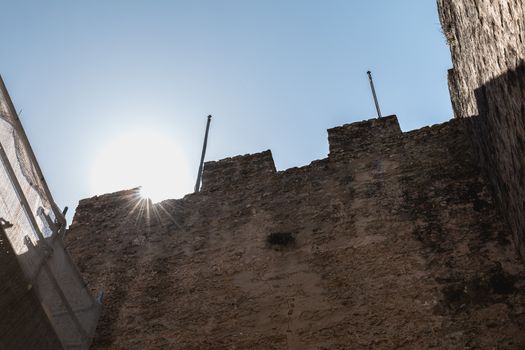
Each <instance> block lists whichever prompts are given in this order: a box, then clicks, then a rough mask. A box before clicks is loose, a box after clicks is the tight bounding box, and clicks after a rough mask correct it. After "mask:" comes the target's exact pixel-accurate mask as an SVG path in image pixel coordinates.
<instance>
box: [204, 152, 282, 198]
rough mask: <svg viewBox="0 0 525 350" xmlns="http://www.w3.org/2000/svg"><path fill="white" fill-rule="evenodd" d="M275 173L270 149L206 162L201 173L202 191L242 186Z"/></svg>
mask: <svg viewBox="0 0 525 350" xmlns="http://www.w3.org/2000/svg"><path fill="white" fill-rule="evenodd" d="M275 173H276V169H275V163H274V161H273V157H272V152H271V151H270V150H267V151H264V152H260V153H255V154H245V155H242V156H237V157H232V158H226V159H221V160H219V161H212V162H206V163H204V170H203V174H202V191H216V190H219V189H221V188H228V187H239V186H240V187H242V186H245V185H247V184H250V182H252V181H251V180H252V179H257V178H258V177H260V176H267V177H272V176H273V175H275ZM252 184H253V183H252Z"/></svg>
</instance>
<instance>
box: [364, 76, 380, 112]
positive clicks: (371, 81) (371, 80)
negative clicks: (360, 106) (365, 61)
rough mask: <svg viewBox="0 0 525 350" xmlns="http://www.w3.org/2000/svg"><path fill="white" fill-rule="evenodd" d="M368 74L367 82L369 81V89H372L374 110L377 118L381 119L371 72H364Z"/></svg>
mask: <svg viewBox="0 0 525 350" xmlns="http://www.w3.org/2000/svg"><path fill="white" fill-rule="evenodd" d="M366 74H368V80H369V81H370V88H371V89H372V95H373V96H374V102H375V104H376V110H377V117H378V118H381V117H382V115H381V109H379V102H378V101H377V95H376V89H375V87H374V80H373V79H372V72H371V71H368V72H366Z"/></svg>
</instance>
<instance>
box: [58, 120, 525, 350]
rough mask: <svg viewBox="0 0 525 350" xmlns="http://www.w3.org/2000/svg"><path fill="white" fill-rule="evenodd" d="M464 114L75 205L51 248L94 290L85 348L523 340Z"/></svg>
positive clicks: (224, 165)
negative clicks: (147, 196) (96, 296)
mask: <svg viewBox="0 0 525 350" xmlns="http://www.w3.org/2000/svg"><path fill="white" fill-rule="evenodd" d="M465 124H466V122H465V121H464V120H461V119H457V120H453V121H451V122H448V123H445V124H441V125H436V126H433V127H427V128H423V129H420V130H416V131H412V132H409V133H401V132H400V130H399V125H398V124H397V119H396V118H395V117H388V118H384V119H381V120H377V119H374V120H370V121H365V122H360V123H354V124H350V125H345V126H343V127H339V128H334V129H331V130H330V131H329V140H330V155H329V156H328V157H327V158H325V159H321V160H317V161H314V162H312V163H311V164H310V165H308V166H305V167H301V168H293V169H288V170H285V171H279V172H276V171H275V167H274V165H273V162H272V161H271V154H270V153H269V152H263V153H260V154H255V155H250V156H242V157H235V158H229V159H226V160H222V161H218V162H212V163H206V165H205V170H204V174H205V176H204V186H203V191H202V192H200V193H196V194H191V195H188V196H186V197H184V198H183V199H180V200H168V201H164V202H162V203H159V204H156V205H152V204H151V202H149V201H147V200H143V199H141V198H140V197H139V192H138V191H137V190H130V191H123V192H117V193H114V194H108V195H104V196H99V197H94V198H90V199H85V200H82V201H81V202H80V204H79V206H78V208H77V211H76V214H75V218H74V222H73V224H72V226H71V228H70V230H69V232H68V234H67V236H66V243H67V245H68V249H69V250H70V252H71V254H72V255H73V257H74V259H75V260H76V262H77V264H78V266H79V269H80V270H81V272H82V273H83V275H84V277H85V279H86V281H87V282H88V284H89V286H90V287H91V288H92V289H93V290H94V291H96V290H100V289H103V290H105V301H104V305H105V307H104V310H103V315H102V318H101V322H100V324H99V328H98V334H97V337H96V339H95V341H94V346H93V347H94V348H95V349H110V348H111V349H261V350H262V349H265V350H266V349H370V348H374V349H392V348H410V349H426V348H439V349H463V348H482V349H491V348H500V349H522V348H523V347H525V334H524V333H523V329H524V327H525V308H524V306H523V305H525V304H524V303H525V279H524V277H525V268H524V267H523V265H522V263H521V261H520V260H519V257H518V255H517V253H516V251H515V250H514V248H513V246H512V244H511V243H510V240H511V234H510V232H509V230H508V229H507V226H506V225H505V224H504V221H503V220H502V218H501V217H500V216H499V213H498V211H497V210H496V208H495V206H494V201H493V200H492V197H491V194H490V191H489V190H488V187H487V182H486V181H485V180H484V178H483V177H482V176H481V175H480V171H479V167H478V162H477V160H476V158H475V156H474V150H473V149H472V148H471V146H470V143H469V141H468V137H467V136H466V133H465ZM356 130H357V131H356ZM364 135H367V136H366V137H365V136H364ZM212 174H213V175H212ZM243 174H244V175H245V176H246V177H245V176H243Z"/></svg>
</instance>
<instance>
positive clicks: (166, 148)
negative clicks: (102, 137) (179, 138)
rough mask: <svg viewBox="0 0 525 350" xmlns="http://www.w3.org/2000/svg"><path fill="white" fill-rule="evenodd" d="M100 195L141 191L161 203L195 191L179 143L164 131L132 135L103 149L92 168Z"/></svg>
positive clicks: (145, 195) (133, 133)
mask: <svg viewBox="0 0 525 350" xmlns="http://www.w3.org/2000/svg"><path fill="white" fill-rule="evenodd" d="M91 187H92V191H93V192H94V193H96V194H102V193H108V192H115V191H119V190H123V189H130V188H135V187H141V196H142V197H143V198H149V199H151V201H152V202H154V203H157V202H160V201H162V200H164V199H170V198H180V197H182V196H183V195H184V194H186V193H189V192H190V191H191V178H190V174H189V172H188V163H187V161H186V159H185V157H184V154H183V153H182V152H181V151H180V148H179V147H178V146H177V144H176V143H175V141H174V140H173V139H172V138H170V137H168V135H166V134H165V133H163V132H161V131H154V130H136V131H128V132H126V133H124V134H121V135H119V136H117V137H115V138H114V139H113V140H111V141H110V142H108V143H107V144H105V145H103V146H102V147H101V148H100V150H99V152H98V154H96V157H95V160H94V163H93V165H92V168H91Z"/></svg>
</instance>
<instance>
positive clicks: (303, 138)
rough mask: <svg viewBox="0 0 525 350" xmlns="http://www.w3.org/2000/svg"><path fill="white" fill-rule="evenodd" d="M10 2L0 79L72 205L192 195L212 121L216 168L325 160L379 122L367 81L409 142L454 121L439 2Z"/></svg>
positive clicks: (50, 176) (61, 195)
mask: <svg viewBox="0 0 525 350" xmlns="http://www.w3.org/2000/svg"><path fill="white" fill-rule="evenodd" d="M0 5H1V9H2V10H1V11H2V12H1V20H0V38H1V49H0V53H1V54H0V73H1V74H2V76H3V78H4V80H5V82H6V84H7V87H8V89H9V91H10V94H11V97H12V98H13V100H14V103H15V106H16V108H17V109H18V110H21V119H22V122H23V124H24V126H25V129H26V131H27V133H28V136H29V139H30V141H31V144H32V145H33V148H34V149H35V152H36V154H37V157H38V159H39V161H40V164H41V166H42V168H43V171H44V175H45V176H46V178H47V180H48V183H49V184H50V187H51V190H52V192H53V193H54V196H55V200H56V202H57V203H58V204H59V206H62V207H63V206H66V205H67V206H69V207H70V208H71V209H74V208H75V207H76V204H77V202H78V200H79V199H82V198H85V197H90V196H93V195H96V194H101V193H102V192H107V191H116V190H119V189H125V188H129V187H134V186H139V185H141V184H143V183H137V182H141V181H146V182H148V181H150V182H154V183H155V184H157V185H161V188H165V191H164V192H163V193H162V195H164V196H165V197H169V198H171V197H179V196H181V195H182V194H184V193H188V192H191V191H192V189H193V184H194V178H195V177H196V172H197V167H198V161H199V157H200V151H201V147H202V138H203V133H204V127H205V123H206V116H207V115H208V114H212V115H213V116H214V118H213V121H212V125H211V131H210V140H209V148H208V154H207V160H217V159H220V158H224V157H228V156H234V155H238V154H245V153H254V152H259V151H262V150H266V149H271V150H272V152H273V156H274V159H275V162H276V165H277V168H278V169H286V168H290V167H294V166H301V165H305V164H308V163H310V162H311V161H312V160H315V159H320V158H323V157H325V156H326V155H327V152H328V143H327V134H326V129H327V128H330V127H334V126H337V125H341V124H345V123H350V122H352V121H358V120H363V119H369V118H371V117H374V116H375V109H374V105H373V101H372V98H371V95H370V90H369V85H368V81H367V77H366V71H367V70H369V69H370V70H372V72H373V74H374V78H375V80H376V88H377V93H378V95H379V99H380V104H381V108H382V111H383V114H384V115H388V114H397V115H398V118H399V120H400V123H401V127H402V129H403V130H405V131H406V130H411V129H414V128H419V127H422V126H425V125H429V124H435V123H439V122H443V121H445V120H448V119H450V118H451V116H452V111H451V106H450V98H449V95H448V89H447V83H446V71H447V69H448V68H450V67H451V63H450V54H449V50H448V48H447V46H446V42H445V39H444V37H443V35H442V34H441V31H440V25H439V20H438V16H437V10H436V5H435V1H434V0H399V1H392V0H374V1H372V0H370V1H362V0H360V1H357V0H316V1H311V0H220V1H219V0H208V1H204V0H186V1H178V0H171V1H159V0H152V1H146V0H144V1H133V0H121V1H109V0H104V1H102V0H97V1H69V0H68V1H65V0H64V1H55V0H51V1H26V0H12V1H4V0H0ZM152 147H153V148H154V149H153V150H152V149H151V148H152ZM144 169H145V170H144ZM135 175H137V176H135ZM161 197H162V196H161Z"/></svg>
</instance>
